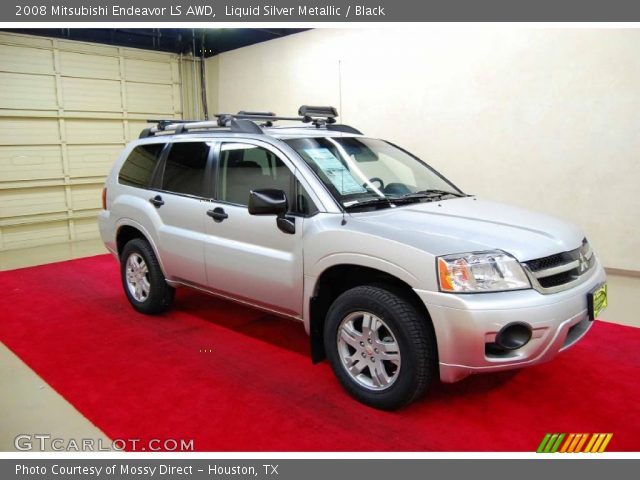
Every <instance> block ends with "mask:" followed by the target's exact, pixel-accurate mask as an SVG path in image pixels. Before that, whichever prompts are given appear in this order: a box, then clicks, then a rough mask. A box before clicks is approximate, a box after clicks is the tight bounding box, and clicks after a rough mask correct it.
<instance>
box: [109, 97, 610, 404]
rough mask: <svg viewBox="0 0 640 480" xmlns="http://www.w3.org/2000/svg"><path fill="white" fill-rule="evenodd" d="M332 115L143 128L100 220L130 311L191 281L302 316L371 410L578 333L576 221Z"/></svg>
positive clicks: (598, 304)
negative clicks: (498, 193) (479, 183)
mask: <svg viewBox="0 0 640 480" xmlns="http://www.w3.org/2000/svg"><path fill="white" fill-rule="evenodd" d="M336 116H337V112H336V111H335V109H334V108H332V107H309V106H303V107H301V108H300V111H299V116H298V117H278V116H276V115H275V114H272V113H261V112H240V113H238V114H232V115H227V114H220V115H217V116H216V117H217V120H215V121H194V122H182V121H159V122H158V123H157V126H154V127H151V128H148V129H145V130H144V131H143V132H142V134H141V135H140V139H138V140H136V141H134V142H132V143H130V144H129V145H128V146H127V147H126V148H125V150H124V152H123V153H122V156H121V157H120V159H119V160H118V161H117V162H116V163H115V165H114V167H113V169H112V171H111V174H110V175H109V177H108V178H107V181H106V185H105V189H104V192H103V207H104V209H103V210H102V211H101V213H100V214H99V224H100V231H101V234H102V238H103V239H104V241H105V243H106V246H107V248H108V249H109V250H110V251H111V252H113V254H114V255H115V256H116V257H117V258H118V260H119V261H120V266H121V275H122V283H123V286H124V291H125V293H126V295H127V298H128V299H129V302H131V304H132V305H133V307H134V308H135V309H136V310H138V311H140V312H143V313H148V314H152V313H159V312H162V311H163V310H165V309H166V308H168V307H169V306H170V304H171V302H172V300H173V296H174V289H175V287H178V286H190V287H195V288H197V289H200V290H204V291H207V292H210V293H212V294H215V295H219V296H222V297H225V298H229V299H232V300H235V301H238V302H242V303H244V304H248V305H252V306H255V307H257V308H261V309H264V310H266V311H269V312H273V313H275V314H278V315H283V316H286V317H290V318H294V319H297V320H300V321H302V322H303V323H304V326H305V328H306V331H307V333H309V335H310V337H311V354H312V358H313V360H314V361H320V360H322V359H323V358H325V357H326V358H328V360H329V362H330V363H331V366H332V368H333V371H334V372H335V374H336V376H337V377H338V379H339V380H340V382H341V383H342V385H343V386H344V388H345V389H346V390H347V391H348V392H349V393H350V394H351V395H353V396H354V397H355V398H357V399H358V400H360V401H362V402H364V403H367V404H369V405H372V406H375V407H377V408H383V409H394V408H398V407H400V406H402V405H405V404H407V403H409V402H411V401H413V400H414V399H416V398H417V397H418V396H419V395H420V394H421V393H423V392H424V390H425V389H426V387H427V385H428V384H429V383H430V382H432V381H434V380H435V379H437V378H439V379H440V380H442V381H444V382H454V381H457V380H460V379H462V378H463V377H466V376H467V375H469V374H474V373H481V372H494V371H499V370H505V369H513V368H520V367H524V366H529V365H534V364H538V363H541V362H544V361H547V360H549V359H551V358H553V357H554V356H555V355H556V354H557V353H558V352H560V351H562V350H564V349H566V348H568V347H570V346H571V345H573V344H575V343H576V342H577V341H578V340H579V339H580V338H581V337H583V336H584V335H585V333H586V332H587V331H588V330H589V328H590V327H591V325H592V320H593V319H594V318H595V317H596V316H597V315H598V313H599V312H600V311H601V310H602V309H603V308H604V307H606V302H607V296H606V295H607V291H606V284H605V280H606V279H605V274H604V271H603V268H602V267H601V265H600V264H599V262H598V259H597V258H596V256H595V255H594V254H593V251H592V250H591V248H590V246H589V243H588V242H587V240H586V239H585V236H584V234H583V233H582V232H581V231H580V229H579V228H577V227H575V226H573V225H570V224H568V223H565V222H563V221H560V220H557V219H555V218H551V217H549V216H546V215H541V214H537V213H532V212H529V211H525V210H522V209H520V208H514V207H511V206H508V205H503V204H499V203H494V202H491V201H489V200H485V199H482V198H478V197H476V196H473V195H467V194H464V193H463V192H462V191H460V190H459V189H458V188H456V187H455V186H454V185H453V184H452V183H451V182H449V181H448V180H447V179H445V178H444V177H443V176H441V175H440V174H438V173H437V172H436V171H434V170H433V169H432V168H430V167H429V166H428V165H427V164H425V163H423V162H422V161H421V160H420V159H418V158H416V157H415V156H413V155H411V154H410V153H408V152H406V151H405V150H403V149H401V148H399V147H397V146H395V145H393V144H392V143H389V142H387V141H384V140H378V139H373V138H368V137H366V136H363V135H362V134H361V133H360V132H358V131H357V130H356V129H354V128H353V127H350V126H348V125H341V124H337V123H336V122H335V118H336ZM277 121H298V122H301V123H300V124H298V125H296V124H289V125H287V126H274V122H277Z"/></svg>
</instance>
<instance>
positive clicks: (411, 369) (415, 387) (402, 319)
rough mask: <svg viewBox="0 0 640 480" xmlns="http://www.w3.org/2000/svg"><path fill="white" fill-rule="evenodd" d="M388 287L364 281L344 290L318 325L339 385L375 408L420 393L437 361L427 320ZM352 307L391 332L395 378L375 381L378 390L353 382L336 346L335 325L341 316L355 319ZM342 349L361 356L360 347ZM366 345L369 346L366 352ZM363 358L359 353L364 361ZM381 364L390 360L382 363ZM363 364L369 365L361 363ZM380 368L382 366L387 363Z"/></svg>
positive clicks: (385, 407) (405, 401)
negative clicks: (395, 352)
mask: <svg viewBox="0 0 640 480" xmlns="http://www.w3.org/2000/svg"><path fill="white" fill-rule="evenodd" d="M390 290H391V289H389V290H388V289H386V288H384V287H380V286H374V285H365V286H359V287H355V288H352V289H351V290H348V291H346V292H344V293H343V294H342V295H340V296H339V297H338V298H337V299H336V300H335V301H334V302H333V304H332V305H331V307H330V308H329V311H328V313H327V317H326V321H325V326H324V346H325V351H326V354H327V358H328V359H329V362H330V364H331V368H332V369H333V372H334V373H335V375H336V376H337V377H338V380H340V383H341V384H342V386H343V387H344V388H345V389H346V390H347V392H349V394H351V396H353V397H354V398H355V399H357V400H358V401H360V402H362V403H365V404H367V405H370V406H372V407H374V408H378V409H381V410H395V409H397V408H400V407H402V406H404V405H407V404H409V403H411V402H413V401H414V400H416V399H417V398H418V397H420V396H421V395H422V394H423V393H424V391H425V390H426V388H427V385H429V383H430V382H431V381H433V379H434V377H435V373H436V366H437V351H436V343H435V338H434V334H433V330H432V329H431V328H430V326H429V325H428V324H427V322H429V321H430V320H429V319H427V318H423V317H424V316H423V315H420V314H419V313H418V310H417V309H416V307H415V306H414V305H413V304H412V303H411V302H410V301H409V300H407V299H405V298H404V297H403V296H402V295H401V294H399V293H396V292H393V291H390ZM357 312H368V313H371V314H373V315H375V316H376V317H378V319H380V320H382V322H383V323H384V324H386V325H385V327H382V328H386V327H388V329H389V330H388V331H391V337H395V343H396V345H397V346H398V348H399V354H400V359H401V360H400V366H399V367H397V369H398V371H397V375H396V376H395V380H394V381H393V382H390V386H387V387H380V386H378V388H383V389H382V390H373V389H372V388H375V387H372V386H369V387H367V386H365V385H363V384H361V383H359V381H358V380H357V379H355V378H354V377H352V375H351V374H350V373H348V372H347V367H346V366H345V363H343V360H342V359H341V354H340V352H341V350H340V348H341V347H339V345H338V343H339V342H338V333H339V328H340V326H341V324H342V322H343V320H345V321H347V320H346V319H347V318H357V317H358V313H357ZM354 316H355V317H354ZM356 321H357V320H356ZM363 331H364V330H363ZM377 335H379V334H377ZM388 338H389V337H387V339H388ZM375 341H376V340H374V342H375ZM358 343H359V342H358ZM369 343H371V342H369ZM365 344H366V342H365ZM344 345H346V344H344ZM344 345H343V347H342V348H343V349H344V348H345V347H344ZM374 345H375V343H374ZM347 348H348V349H349V351H348V353H351V352H352V351H353V352H356V353H353V356H352V357H351V358H357V359H358V360H359V361H360V358H359V355H362V356H363V357H365V355H367V353H365V351H364V350H360V351H356V349H355V348H354V347H347ZM364 348H366V345H365V347H364ZM370 349H371V347H369V351H370ZM342 351H343V352H344V350H342ZM376 351H377V350H376ZM372 355H373V354H372ZM366 359H367V358H366V357H365V358H364V360H366ZM375 361H376V360H375V359H374V360H371V362H375ZM378 361H380V360H378ZM361 365H362V364H361ZM371 365H372V366H373V365H374V364H373V363H372V364H371ZM385 365H390V363H389V362H387V363H386V364H385ZM364 368H365V369H368V368H371V367H369V365H367V367H364ZM378 368H379V367H378ZM386 368H387V371H388V370H389V368H388V367H386ZM391 368H392V372H393V369H394V366H393V365H391ZM363 372H364V373H365V375H364V377H361V378H364V379H365V381H368V380H367V378H366V371H363ZM369 374H370V376H371V377H373V376H374V375H373V371H372V370H369ZM392 375H393V373H392Z"/></svg>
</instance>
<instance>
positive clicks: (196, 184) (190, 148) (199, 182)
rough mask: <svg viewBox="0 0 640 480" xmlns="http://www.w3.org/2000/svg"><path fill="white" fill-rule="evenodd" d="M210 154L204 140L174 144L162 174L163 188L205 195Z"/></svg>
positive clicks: (199, 195) (188, 193)
mask: <svg viewBox="0 0 640 480" xmlns="http://www.w3.org/2000/svg"><path fill="white" fill-rule="evenodd" d="M208 156H209V145H207V144H206V143H204V142H184V143H174V144H172V145H171V150H170V151H169V155H168V156H167V161H166V163H165V167H164V174H163V176H162V190H165V191H168V192H173V193H179V194H182V195H193V196H196V197H202V196H204V177H205V171H206V168H207V157H208Z"/></svg>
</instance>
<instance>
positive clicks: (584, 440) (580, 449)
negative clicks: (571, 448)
mask: <svg viewBox="0 0 640 480" xmlns="http://www.w3.org/2000/svg"><path fill="white" fill-rule="evenodd" d="M587 438H589V434H588V433H583V434H582V439H581V440H580V442H579V443H578V445H576V453H579V452H581V451H582V446H583V445H584V444H585V442H586V441H587Z"/></svg>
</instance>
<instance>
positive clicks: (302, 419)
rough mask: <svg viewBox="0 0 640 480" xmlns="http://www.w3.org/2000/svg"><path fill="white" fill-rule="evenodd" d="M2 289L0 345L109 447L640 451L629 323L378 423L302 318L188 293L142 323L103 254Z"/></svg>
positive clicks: (29, 273) (635, 345)
mask: <svg viewBox="0 0 640 480" xmlns="http://www.w3.org/2000/svg"><path fill="white" fill-rule="evenodd" d="M0 291H2V292H3V293H2V296H1V297H0V311H1V312H2V317H1V318H2V320H0V341H2V342H3V343H4V344H6V345H7V346H8V347H9V348H10V349H11V350H12V351H13V352H15V353H16V354H17V355H18V356H19V357H20V358H21V359H23V360H24V361H25V362H26V363H27V364H28V365H29V366H30V367H31V368H33V369H34V370H35V371H36V372H37V373H38V374H39V375H41V376H42V377H43V378H44V379H45V380H46V381H47V382H48V383H49V384H50V385H51V386H52V387H53V388H55V389H56V390H57V391H58V392H59V393H60V394H62V395H63V396H64V397H65V398H66V399H67V400H68V401H69V402H71V403H72V404H73V405H74V406H75V407H76V408H77V409H78V410H79V411H80V412H82V413H83V414H84V415H85V416H86V417H87V418H88V419H89V420H91V421H92V422H93V423H94V424H95V425H97V426H98V427H99V428H100V429H102V430H103V431H104V432H105V433H106V434H107V435H108V436H109V437H110V438H140V439H143V440H145V439H147V440H148V439H151V438H161V439H165V438H177V439H180V438H182V439H191V438H193V439H194V446H195V449H196V450H200V451H218V450H220V451H314V450H320V451H372V450H374V451H375V450H393V451H451V450H464V451H476V450H478V451H485V450H486V451H489V450H495V451H531V452H532V451H534V450H535V449H536V448H537V446H538V444H539V443H540V441H541V439H542V437H543V436H544V434H545V433H547V432H566V433H570V432H584V433H597V432H613V433H614V436H613V439H612V441H611V443H610V444H609V447H608V449H607V450H608V451H638V450H640V402H639V401H638V399H639V398H640V382H639V381H638V375H639V374H640V369H639V367H640V353H639V352H640V349H639V347H640V329H636V328H631V327H623V326H618V325H614V324H609V323H604V322H598V323H597V324H596V325H594V328H593V329H592V330H591V332H590V333H589V334H588V335H587V337H586V338H585V339H584V340H583V341H582V342H581V343H579V344H578V345H577V346H576V347H574V348H573V349H571V350H569V351H567V352H565V353H564V354H562V355H560V356H559V357H558V358H557V359H556V360H555V361H553V362H551V363H548V364H545V365H541V366H538V367H534V368H530V369H526V370H522V371H519V372H515V373H503V374H493V375H484V376H477V377H472V378H469V379H466V380H464V381H463V382H460V383H458V384H454V385H438V386H436V387H435V388H433V389H432V390H431V391H430V394H429V395H428V396H427V397H425V398H424V399H423V400H421V401H420V402H418V403H417V404H415V405H412V406H410V407H409V408H406V409H404V410H401V411H399V412H395V413H384V412H379V411H376V410H373V409H370V408H367V407H365V406H363V405H360V404H358V403H356V402H355V401H353V400H351V398H350V397H348V396H347V395H346V394H345V393H344V392H343V391H342V390H341V388H340V387H339V385H338V383H337V381H336V380H335V379H334V377H333V375H332V373H331V371H330V369H329V366H328V365H327V364H326V363H323V364H320V365H316V366H313V365H312V364H311V362H310V360H309V359H308V357H307V348H308V347H307V337H306V335H305V333H304V329H303V327H302V325H301V324H297V323H295V322H292V321H288V320H283V319H279V318H274V317H270V316H265V315H264V314H263V313H260V312H258V311H254V310H250V309H246V308H242V307H240V306H237V305H235V304H231V303H227V302H224V301H220V300H216V299H214V298H213V297H209V296H206V295H203V294H200V293H196V292H194V291H190V290H186V289H183V290H180V291H178V295H177V297H176V302H175V305H174V309H173V310H172V311H171V312H169V313H168V314H166V315H164V316H162V317H156V318H154V317H147V316H143V315H140V314H137V313H135V312H134V311H133V310H132V309H131V308H130V307H129V304H128V303H127V301H126V299H125V297H124V294H123V293H122V290H121V286H120V281H119V276H118V269H117V265H116V262H115V260H114V259H113V258H112V257H110V256H99V257H92V258H86V259H81V260H74V261H70V262H64V263H58V264H52V265H46V266H41V267H36V268H29V269H22V270H14V271H9V272H0ZM205 349H206V350H209V349H211V350H212V351H211V353H209V352H206V353H204V352H201V350H205ZM6 413H7V412H5V414H6ZM35 433H38V432H35Z"/></svg>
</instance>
